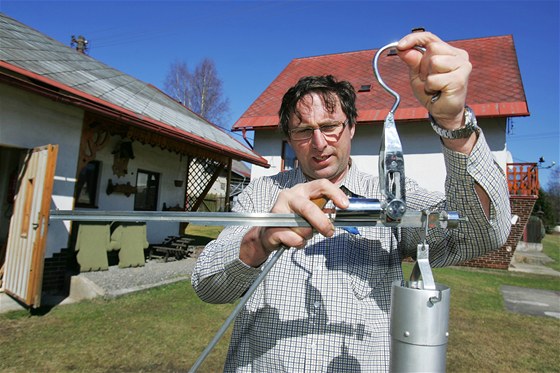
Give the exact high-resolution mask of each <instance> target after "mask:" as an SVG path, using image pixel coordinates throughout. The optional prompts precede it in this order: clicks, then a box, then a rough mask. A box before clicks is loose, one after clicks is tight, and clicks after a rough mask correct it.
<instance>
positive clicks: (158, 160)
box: [0, 84, 187, 258]
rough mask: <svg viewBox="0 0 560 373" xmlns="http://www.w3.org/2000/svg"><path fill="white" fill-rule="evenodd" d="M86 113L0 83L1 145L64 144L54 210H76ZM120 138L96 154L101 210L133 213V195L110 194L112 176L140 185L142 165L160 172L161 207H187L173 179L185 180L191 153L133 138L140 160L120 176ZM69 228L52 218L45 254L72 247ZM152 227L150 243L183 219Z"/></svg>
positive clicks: (181, 189) (176, 230)
mask: <svg viewBox="0 0 560 373" xmlns="http://www.w3.org/2000/svg"><path fill="white" fill-rule="evenodd" d="M83 116H84V112H83V110H81V109H78V108H76V107H73V106H70V105H66V104H61V103H57V102H54V101H52V100H50V99H47V98H44V97H42V96H38V95H35V94H32V93H29V92H27V91H24V90H21V89H17V88H14V87H11V86H7V85H3V84H0V146H6V147H14V148H21V149H30V148H34V147H38V146H42V145H46V144H56V145H58V146H59V148H58V158H57V163H56V171H55V181H54V187H53V196H52V202H51V209H60V210H71V209H72V208H73V206H74V198H73V196H74V187H75V184H76V177H77V176H76V168H77V160H78V152H79V147H80V139H81V131H82V123H83ZM119 141H120V137H116V136H113V137H111V138H110V139H109V140H108V142H107V145H106V146H105V147H103V148H102V149H101V150H100V151H98V153H97V155H96V160H98V161H100V162H101V171H100V178H99V186H98V201H97V205H98V209H96V210H98V211H105V210H107V211H110V210H125V211H132V210H133V209H134V196H133V195H131V196H129V197H126V196H125V195H124V194H117V193H113V194H111V195H107V193H106V189H107V184H108V180H109V179H112V181H113V183H119V184H121V183H124V184H126V183H127V182H130V184H131V185H136V173H137V170H138V169H139V168H140V169H143V170H147V171H152V172H158V173H160V184H159V195H158V210H161V209H162V206H163V203H164V202H165V203H166V205H167V206H169V207H172V206H175V205H179V206H182V205H183V203H184V197H183V196H184V189H185V184H184V183H183V186H182V187H175V185H174V180H175V179H178V178H182V179H183V181H184V178H185V176H184V175H185V170H186V161H187V159H186V157H182V158H181V157H180V156H179V155H178V154H176V153H172V152H169V151H167V150H162V149H160V148H159V147H153V146H151V145H142V144H140V143H138V142H133V145H132V147H133V151H134V154H135V158H134V159H132V160H130V161H129V163H128V171H129V173H128V174H127V175H125V176H123V177H120V178H119V177H117V176H116V175H114V174H113V170H112V166H113V154H111V153H112V151H113V150H114V149H115V147H116V145H117V143H118V142H119ZM1 175H2V174H0V177H1ZM82 210H83V209H82ZM69 229H70V224H69V223H68V222H61V221H51V222H50V225H49V232H48V239H47V249H46V254H45V257H47V258H48V257H51V256H52V255H53V254H54V253H57V252H59V251H60V250H61V249H62V248H65V247H67V246H68V232H69ZM147 231H148V241H149V242H150V243H159V242H161V241H162V240H163V239H164V238H165V237H167V236H169V235H177V234H178V233H179V223H174V222H171V223H168V222H148V225H147Z"/></svg>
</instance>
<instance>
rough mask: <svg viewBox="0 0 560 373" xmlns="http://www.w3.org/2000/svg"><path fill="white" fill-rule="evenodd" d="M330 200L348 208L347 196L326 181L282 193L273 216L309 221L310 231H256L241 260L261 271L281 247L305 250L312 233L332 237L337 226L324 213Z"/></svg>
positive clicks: (243, 248)
mask: <svg viewBox="0 0 560 373" xmlns="http://www.w3.org/2000/svg"><path fill="white" fill-rule="evenodd" d="M328 200H332V201H333V203H334V205H335V206H337V207H339V208H346V207H348V197H347V196H346V194H344V192H343V191H342V190H340V188H339V187H338V186H337V185H335V184H333V183H331V182H330V181H328V180H325V179H321V180H313V181H310V182H308V183H303V184H298V185H296V186H294V187H292V188H289V189H284V190H282V191H281V192H280V194H279V195H278V199H277V200H276V202H275V204H274V206H273V207H272V209H271V210H270V212H273V213H278V214H283V213H295V214H297V215H300V216H301V217H303V218H304V219H305V220H307V221H308V222H309V224H310V225H311V227H309V228H307V227H294V228H290V227H253V228H252V229H250V230H249V231H248V232H247V234H246V235H245V236H244V237H243V240H242V241H241V248H240V252H239V258H240V259H241V260H242V261H243V262H244V263H246V264H247V265H250V266H252V267H258V266H260V265H261V264H262V263H264V262H265V261H266V259H267V258H268V256H269V255H270V254H271V253H272V252H273V251H275V250H278V249H279V248H280V247H282V246H286V247H297V248H303V247H305V245H306V243H307V240H308V239H310V238H311V237H312V236H313V230H315V231H317V232H318V233H321V234H322V235H324V236H326V237H331V236H332V235H333V234H334V225H333V224H332V222H331V221H330V220H329V218H328V217H327V215H325V213H324V212H323V210H322V208H323V207H324V205H325V204H326V202H327V201H328Z"/></svg>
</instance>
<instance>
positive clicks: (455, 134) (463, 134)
mask: <svg viewBox="0 0 560 373" xmlns="http://www.w3.org/2000/svg"><path fill="white" fill-rule="evenodd" d="M429 117H430V122H431V124H432V128H433V129H434V131H435V132H436V133H437V134H438V135H439V136H440V137H442V138H444V139H464V138H467V137H469V136H470V135H471V134H472V133H473V132H474V131H475V130H476V129H477V128H478V126H477V123H476V117H475V116H474V113H473V112H472V110H471V108H469V107H468V106H465V125H464V126H463V127H461V128H459V129H456V130H453V131H450V130H447V129H445V128H442V127H440V125H439V124H438V123H437V122H436V120H435V118H434V117H432V115H431V114H429Z"/></svg>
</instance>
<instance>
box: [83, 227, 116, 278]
mask: <svg viewBox="0 0 560 373" xmlns="http://www.w3.org/2000/svg"><path fill="white" fill-rule="evenodd" d="M74 250H75V251H76V252H77V255H76V259H77V261H78V264H79V265H80V272H89V271H106V270H108V269H109V262H108V260H107V251H108V250H110V224H109V223H103V222H101V223H100V222H82V223H80V225H79V227H78V236H77V238H76V245H75V246H74Z"/></svg>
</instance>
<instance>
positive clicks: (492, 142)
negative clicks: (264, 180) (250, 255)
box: [251, 118, 511, 191]
mask: <svg viewBox="0 0 560 373" xmlns="http://www.w3.org/2000/svg"><path fill="white" fill-rule="evenodd" d="M479 125H480V126H481V127H482V129H483V131H484V136H485V138H486V141H487V142H488V144H489V146H490V149H491V150H492V153H493V155H494V157H495V158H496V160H497V162H498V164H499V165H500V166H501V167H502V168H503V169H505V165H506V162H508V152H507V149H506V144H505V142H506V134H505V128H506V126H505V119H498V118H495V119H482V120H479ZM397 130H398V132H399V137H400V139H401V143H402V147H403V153H404V158H405V175H406V176H407V177H410V178H413V179H415V180H416V181H417V182H418V183H419V184H420V185H421V186H422V187H424V188H426V189H428V190H434V191H444V183H445V164H444V160H443V155H442V154H441V142H440V140H439V138H438V137H437V135H435V133H434V132H433V130H432V128H431V126H430V124H429V123H428V122H422V123H419V122H415V123H402V124H397ZM381 132H382V126H381V125H378V124H376V125H358V126H357V128H356V133H355V135H354V139H353V140H352V159H353V160H354V161H355V163H356V164H357V165H358V167H359V168H360V170H361V171H363V172H367V173H370V174H373V175H377V174H378V164H377V162H378V158H379V146H380V137H381ZM255 151H256V152H257V153H258V154H260V155H262V156H263V157H264V158H265V159H266V160H267V161H268V162H269V163H270V164H271V167H270V168H268V169H266V168H264V167H259V166H253V167H252V168H251V178H256V177H260V176H265V175H274V174H276V173H277V172H279V171H280V166H281V154H282V138H281V135H280V134H279V132H277V131H272V130H260V131H255ZM509 158H511V157H510V156H509Z"/></svg>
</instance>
